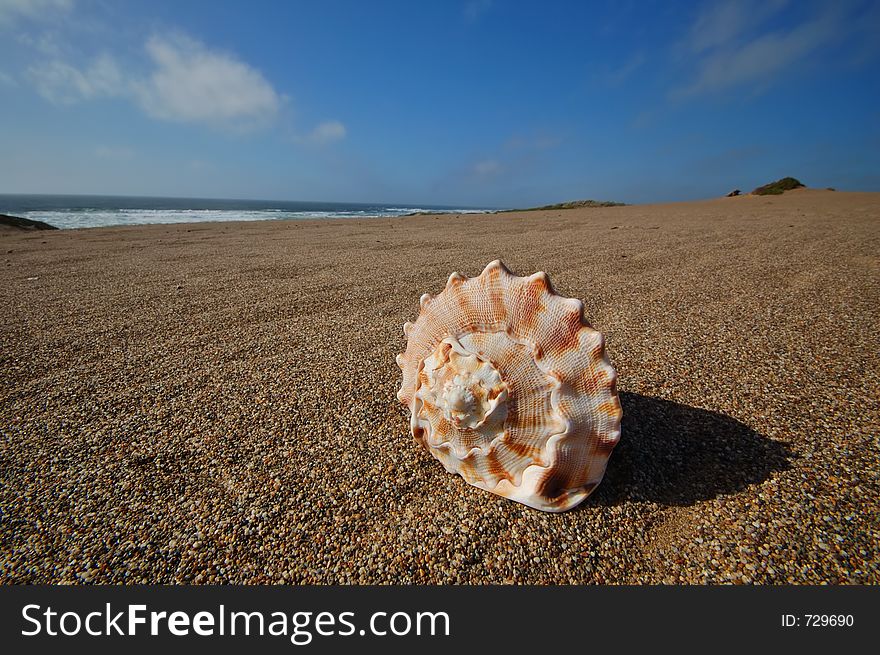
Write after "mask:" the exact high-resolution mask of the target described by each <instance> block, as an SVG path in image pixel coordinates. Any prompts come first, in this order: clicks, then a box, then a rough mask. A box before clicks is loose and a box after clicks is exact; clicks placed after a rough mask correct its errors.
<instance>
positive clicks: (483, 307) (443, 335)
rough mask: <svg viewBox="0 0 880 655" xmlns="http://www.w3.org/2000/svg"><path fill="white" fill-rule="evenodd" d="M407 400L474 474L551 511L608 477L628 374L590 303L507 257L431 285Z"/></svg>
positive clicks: (426, 441) (438, 446)
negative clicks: (592, 316)
mask: <svg viewBox="0 0 880 655" xmlns="http://www.w3.org/2000/svg"><path fill="white" fill-rule="evenodd" d="M420 305H421V309H420V311H419V316H418V318H417V319H416V321H415V322H414V323H409V322H408V323H406V324H405V325H404V326H403V332H404V334H405V335H406V337H407V344H406V350H405V352H404V353H403V354H400V355H398V356H397V364H398V366H400V368H401V369H402V371H403V384H402V385H401V388H400V391H398V393H397V397H398V399H399V400H400V401H401V402H402V403H404V404H405V405H406V406H407V407H408V408H409V410H410V413H411V419H410V429H411V431H412V434H413V436H414V437H415V439H416V440H417V441H418V442H419V443H421V444H422V446H424V447H425V448H426V449H427V450H428V452H430V453H431V454H432V455H433V456H434V457H436V458H437V459H439V460H440V461H441V462H442V463H443V465H444V466H445V467H446V470H447V471H449V472H450V473H458V474H460V475H461V476H462V477H463V478H464V479H465V481H466V482H468V483H469V484H472V485H474V486H475V487H479V488H480V489H485V490H486V491H491V492H493V493H496V494H499V495H501V496H504V497H505V498H509V499H511V500H514V501H517V502H520V503H523V504H525V505H528V506H529V507H534V508H535V509H540V510H544V511H548V512H562V511H565V510H567V509H571V508H572V507H574V506H576V505H577V504H578V503H580V502H581V501H582V500H583V499H584V498H586V497H587V496H588V495H589V494H590V492H591V491H592V490H593V489H594V488H595V487H596V486H597V485H598V484H599V482H601V480H602V476H603V475H604V473H605V467H606V465H607V463H608V457H609V456H610V454H611V451H612V450H613V449H614V446H615V445H616V444H617V442H618V441H619V439H620V419H621V414H622V412H621V408H620V402H619V401H618V398H617V391H616V380H617V375H616V373H615V371H614V368H613V367H612V366H611V364H610V362H609V361H608V359H607V357H606V355H605V340H604V338H603V337H602V335H601V334H600V333H599V332H597V331H596V330H594V329H593V328H591V327H590V326H589V325H588V324H587V323H586V322H585V321H584V318H583V304H582V303H581V301H580V300H576V299H573V298H564V297H562V296H559V295H557V294H556V293H555V292H554V290H553V287H552V286H551V284H550V280H549V279H548V278H547V275H546V274H545V273H535V274H534V275H530V276H529V277H517V276H515V275H513V274H512V273H511V272H510V271H509V270H507V268H506V267H505V266H504V264H502V263H501V262H500V261H497V260H496V261H494V262H492V263H490V264H489V265H488V266H487V267H486V268H485V270H484V271H483V272H482V273H481V274H480V275H479V276H477V277H474V278H466V277H464V276H462V275H459V274H458V273H453V274H452V275H450V276H449V281H448V282H447V283H446V288H445V289H444V290H443V291H442V292H441V293H440V294H439V295H437V296H433V297H432V296H430V295H428V294H425V295H423V296H422V298H421V300H420Z"/></svg>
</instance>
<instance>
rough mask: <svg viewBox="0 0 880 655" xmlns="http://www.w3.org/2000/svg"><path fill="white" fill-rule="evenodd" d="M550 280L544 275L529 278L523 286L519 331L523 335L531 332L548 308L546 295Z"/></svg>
mask: <svg viewBox="0 0 880 655" xmlns="http://www.w3.org/2000/svg"><path fill="white" fill-rule="evenodd" d="M548 287H549V282H548V280H547V277H546V276H544V275H536V276H532V277H529V278H527V281H526V283H525V284H524V285H523V287H522V294H521V295H520V300H519V302H520V305H519V308H518V309H519V317H518V318H519V320H520V322H521V325H520V326H519V332H520V334H521V335H526V334H531V333H532V332H533V331H534V329H535V325H536V324H537V322H538V316H539V315H540V314H541V313H542V312H544V311H545V310H546V307H545V305H544V296H545V294H546V293H547V292H548Z"/></svg>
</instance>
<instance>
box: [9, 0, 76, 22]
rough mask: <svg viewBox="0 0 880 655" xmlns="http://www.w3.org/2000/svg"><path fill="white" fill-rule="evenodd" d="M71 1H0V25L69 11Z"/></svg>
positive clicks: (71, 5)
mask: <svg viewBox="0 0 880 655" xmlns="http://www.w3.org/2000/svg"><path fill="white" fill-rule="evenodd" d="M72 7H73V0H0V25H3V24H4V23H12V22H14V21H16V20H18V19H20V18H28V19H41V18H46V17H47V16H50V15H52V14H53V13H56V12H66V11H70V9H71V8H72Z"/></svg>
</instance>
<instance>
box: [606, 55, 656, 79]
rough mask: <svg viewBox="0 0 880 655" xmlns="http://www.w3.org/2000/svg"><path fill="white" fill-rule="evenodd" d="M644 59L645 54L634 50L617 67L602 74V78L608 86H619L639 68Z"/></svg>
mask: <svg viewBox="0 0 880 655" xmlns="http://www.w3.org/2000/svg"><path fill="white" fill-rule="evenodd" d="M645 61H646V59H645V55H644V54H643V53H641V52H636V53H635V54H633V55H631V56H630V57H629V58H628V59H627V60H626V61H624V62H623V63H622V64H620V65H619V66H618V67H617V68H614V69H612V70H609V71H608V72H606V73H605V75H604V76H602V80H603V81H604V82H605V83H606V84H608V85H609V86H620V85H621V84H623V83H624V82H625V81H626V80H627V79H629V77H630V76H631V75H632V74H633V73H635V72H636V71H637V70H638V69H639V68H641V67H642V65H643V64H644V63H645Z"/></svg>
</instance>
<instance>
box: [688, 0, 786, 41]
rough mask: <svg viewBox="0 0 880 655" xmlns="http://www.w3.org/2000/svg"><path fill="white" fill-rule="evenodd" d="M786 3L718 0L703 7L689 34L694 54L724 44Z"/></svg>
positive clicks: (755, 0)
mask: <svg viewBox="0 0 880 655" xmlns="http://www.w3.org/2000/svg"><path fill="white" fill-rule="evenodd" d="M787 3H788V0H721V1H720V2H715V3H710V4H707V5H705V6H704V7H703V10H702V11H701V12H700V13H699V15H698V16H697V18H696V20H695V21H694V23H693V25H692V26H691V29H690V32H689V34H688V39H687V45H688V48H689V49H690V50H691V51H693V52H697V53H699V52H704V51H706V50H709V49H711V48H718V47H721V46H724V45H727V44H729V43H731V42H732V41H734V40H735V39H736V38H737V37H739V36H740V35H741V34H742V33H743V32H746V31H748V30H749V29H754V28H755V27H756V26H758V25H760V24H761V23H763V22H764V20H766V19H767V18H769V17H770V16H772V15H773V14H775V13H776V12H777V11H779V10H780V9H782V8H783V7H784V6H785V5H786V4H787Z"/></svg>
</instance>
